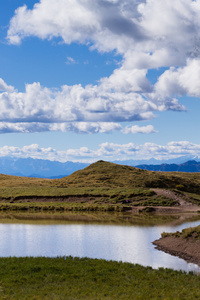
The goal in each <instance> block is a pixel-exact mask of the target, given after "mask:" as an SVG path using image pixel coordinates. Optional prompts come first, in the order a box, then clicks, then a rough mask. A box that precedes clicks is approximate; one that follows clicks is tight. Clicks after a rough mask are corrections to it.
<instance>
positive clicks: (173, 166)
mask: <svg viewBox="0 0 200 300" xmlns="http://www.w3.org/2000/svg"><path fill="white" fill-rule="evenodd" d="M188 158H189V157H181V158H178V159H173V160H167V161H161V160H156V159H154V158H152V159H150V160H127V161H115V163H117V164H122V165H129V166H134V167H137V168H140V169H146V170H149V171H165V172H169V171H177V172H200V162H198V161H197V158H195V160H194V159H193V160H188V161H186V160H187V159H188ZM88 165H89V163H80V162H71V161H68V162H65V163H61V162H58V161H50V160H43V159H33V158H13V157H0V173H2V174H8V175H15V176H27V177H40V178H62V177H64V176H68V175H70V174H72V173H73V172H75V171H78V170H81V169H84V168H85V167H87V166H88Z"/></svg>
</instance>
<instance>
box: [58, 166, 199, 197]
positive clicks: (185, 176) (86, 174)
mask: <svg viewBox="0 0 200 300" xmlns="http://www.w3.org/2000/svg"><path fill="white" fill-rule="evenodd" d="M54 184H56V185H60V186H74V187H86V186H87V187H108V188H109V187H110V188H114V187H126V188H133V187H142V188H165V189H166V188H167V189H178V190H182V191H186V192H191V193H200V190H199V185H200V174H198V173H193V174H190V173H182V172H180V173H177V172H168V173H166V172H155V171H147V170H142V169H138V168H136V167H130V166H127V165H118V164H115V163H110V162H106V161H102V160H100V161H97V162H96V163H93V164H91V165H89V166H88V167H86V168H84V169H83V170H79V171H76V172H74V173H73V174H71V175H69V176H68V177H64V178H61V179H58V180H54Z"/></svg>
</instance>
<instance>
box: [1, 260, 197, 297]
mask: <svg viewBox="0 0 200 300" xmlns="http://www.w3.org/2000/svg"><path fill="white" fill-rule="evenodd" d="M199 280H200V279H199V276H198V275H195V274H193V273H189V274H186V273H185V272H180V271H173V270H170V269H162V268H161V269H159V270H155V269H152V268H151V267H142V266H140V265H132V264H130V263H122V262H114V261H105V260H97V259H89V258H76V257H75V258H73V257H57V258H45V257H36V258H33V257H24V258H16V257H12V258H0V299H9V300H12V299H15V300H16V299H27V300H28V299H35V300H36V299H38V300H39V299H46V300H49V299H52V300H56V299H60V300H61V299H74V300H75V299H91V300H96V299H123V300H126V299H127V300H130V299H199V298H200V285H199Z"/></svg>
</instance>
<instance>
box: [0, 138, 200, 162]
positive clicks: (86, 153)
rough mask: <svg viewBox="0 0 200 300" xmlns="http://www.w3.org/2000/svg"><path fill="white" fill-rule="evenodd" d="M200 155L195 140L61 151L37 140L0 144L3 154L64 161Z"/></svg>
mask: <svg viewBox="0 0 200 300" xmlns="http://www.w3.org/2000/svg"><path fill="white" fill-rule="evenodd" d="M188 155H189V156H190V155H191V156H199V157H200V145H199V144H193V143H190V142H187V141H180V142H170V143H168V144H166V145H158V144H155V143H145V144H143V145H137V144H133V143H129V144H114V143H102V144H100V145H99V148H98V149H96V150H91V149H89V148H87V147H81V148H79V149H68V150H66V151H58V150H56V149H53V148H50V147H49V148H41V147H39V146H38V145H37V144H33V145H29V146H24V147H22V148H19V147H9V146H4V147H1V148H0V156H11V157H18V158H19V157H20V158H27V157H32V158H38V159H48V160H52V161H53V160H57V161H61V162H66V161H79V162H93V161H97V160H99V159H104V160H108V161H112V160H127V159H134V160H137V159H144V157H145V158H146V159H149V158H152V157H154V158H156V159H170V158H176V157H180V156H188Z"/></svg>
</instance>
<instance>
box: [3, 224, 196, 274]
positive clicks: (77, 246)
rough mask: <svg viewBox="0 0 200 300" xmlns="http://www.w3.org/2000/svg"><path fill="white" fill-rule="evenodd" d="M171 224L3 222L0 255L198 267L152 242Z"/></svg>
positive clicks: (169, 229) (186, 268)
mask: <svg viewBox="0 0 200 300" xmlns="http://www.w3.org/2000/svg"><path fill="white" fill-rule="evenodd" d="M198 224H200V222H195V223H191V224H183V225H180V226H176V227H171V226H153V227H149V226H148V227H144V226H119V225H118V226H114V225H106V226H105V225H91V224H90V225H84V224H77V225H76V224H68V225H31V224H28V225H27V224H0V256H50V257H55V256H64V255H66V256H68V255H72V256H80V257H84V256H87V257H91V258H104V259H107V260H117V261H124V262H125V261H126V262H131V263H138V264H141V265H144V266H152V267H153V268H158V267H167V268H173V269H183V270H186V271H189V270H199V268H198V267H197V266H195V265H193V264H187V263H186V262H185V261H184V260H182V259H179V258H177V257H174V256H171V255H169V254H166V253H164V252H162V251H158V250H156V249H155V248H154V246H153V245H152V241H154V240H156V239H158V238H159V237H160V234H161V233H162V232H163V231H168V232H170V231H177V230H181V229H182V228H185V227H188V226H194V225H198Z"/></svg>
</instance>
